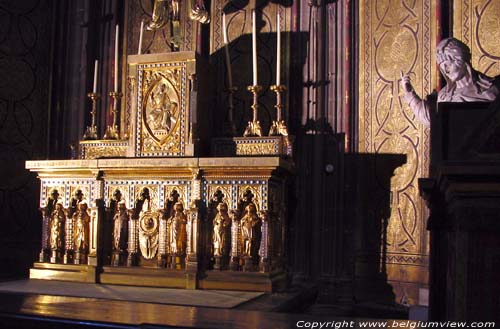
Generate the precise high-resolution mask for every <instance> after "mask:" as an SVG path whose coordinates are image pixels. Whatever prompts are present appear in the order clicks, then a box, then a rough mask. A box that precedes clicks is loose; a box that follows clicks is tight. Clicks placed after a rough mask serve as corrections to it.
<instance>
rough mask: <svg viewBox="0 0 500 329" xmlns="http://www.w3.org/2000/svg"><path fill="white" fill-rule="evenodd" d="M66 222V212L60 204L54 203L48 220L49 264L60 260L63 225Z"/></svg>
mask: <svg viewBox="0 0 500 329" xmlns="http://www.w3.org/2000/svg"><path fill="white" fill-rule="evenodd" d="M65 222H66V211H65V209H64V207H63V205H62V204H61V203H56V205H55V209H54V211H53V212H52V215H51V218H50V249H51V250H52V256H51V258H50V262H51V263H56V262H58V261H59V260H60V258H61V252H62V250H63V248H64V224H65Z"/></svg>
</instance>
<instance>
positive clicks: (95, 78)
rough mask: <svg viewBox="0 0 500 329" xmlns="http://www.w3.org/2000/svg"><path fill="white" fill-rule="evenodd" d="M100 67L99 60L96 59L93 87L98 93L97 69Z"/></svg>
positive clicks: (94, 91) (93, 90)
mask: <svg viewBox="0 0 500 329" xmlns="http://www.w3.org/2000/svg"><path fill="white" fill-rule="evenodd" d="M98 67H99V61H98V60H97V59H96V60H95V63H94V89H92V92H93V93H94V94H95V93H97V69H98Z"/></svg>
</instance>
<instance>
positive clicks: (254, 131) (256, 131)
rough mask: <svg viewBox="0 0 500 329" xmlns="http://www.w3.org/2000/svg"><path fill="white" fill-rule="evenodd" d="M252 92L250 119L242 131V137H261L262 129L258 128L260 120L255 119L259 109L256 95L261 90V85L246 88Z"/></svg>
mask: <svg viewBox="0 0 500 329" xmlns="http://www.w3.org/2000/svg"><path fill="white" fill-rule="evenodd" d="M247 89H248V90H249V91H250V92H251V93H252V94H253V105H252V106H251V107H252V114H253V115H252V121H248V125H247V127H246V129H245V132H244V133H243V136H244V137H250V136H252V137H255V136H258V137H261V136H262V129H261V128H260V122H259V121H258V120H257V114H258V109H259V102H258V95H259V92H261V91H262V87H261V86H248V88H247Z"/></svg>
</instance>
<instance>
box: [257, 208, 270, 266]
mask: <svg viewBox="0 0 500 329" xmlns="http://www.w3.org/2000/svg"><path fill="white" fill-rule="evenodd" d="M259 217H260V219H261V220H262V225H261V227H260V229H261V234H262V238H261V241H260V248H259V257H260V262H259V270H260V272H264V273H266V272H269V267H270V266H269V264H270V259H269V247H270V244H269V213H268V212H267V211H261V212H260V213H259Z"/></svg>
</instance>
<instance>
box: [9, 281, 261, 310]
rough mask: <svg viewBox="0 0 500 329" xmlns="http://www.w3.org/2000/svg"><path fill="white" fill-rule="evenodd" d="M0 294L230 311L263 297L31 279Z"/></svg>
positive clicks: (245, 293) (247, 294)
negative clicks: (144, 303) (97, 299)
mask: <svg viewBox="0 0 500 329" xmlns="http://www.w3.org/2000/svg"><path fill="white" fill-rule="evenodd" d="M0 292H13V293H25V294H40V295H55V296H68V297H71V296H72V297H87V298H100V299H112V300H124V301H133V302H149V303H158V304H170V305H190V306H203V307H216V308H233V307H236V306H238V305H240V304H242V303H246V302H248V301H250V300H252V299H255V298H257V297H259V296H262V295H263V293H261V292H246V291H222V290H186V289H168V288H149V287H131V286H119V285H109V284H93V283H78V282H64V281H52V280H34V279H31V280H16V281H7V282H0Z"/></svg>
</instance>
